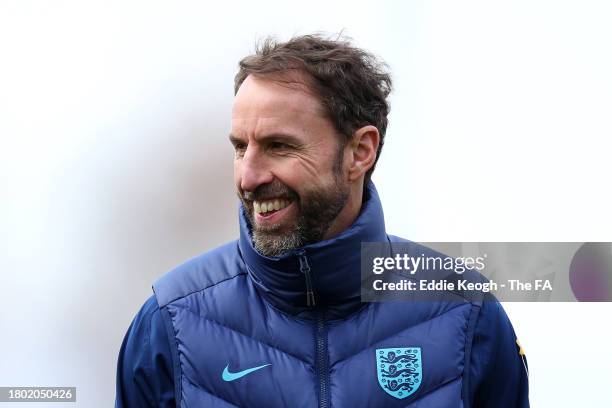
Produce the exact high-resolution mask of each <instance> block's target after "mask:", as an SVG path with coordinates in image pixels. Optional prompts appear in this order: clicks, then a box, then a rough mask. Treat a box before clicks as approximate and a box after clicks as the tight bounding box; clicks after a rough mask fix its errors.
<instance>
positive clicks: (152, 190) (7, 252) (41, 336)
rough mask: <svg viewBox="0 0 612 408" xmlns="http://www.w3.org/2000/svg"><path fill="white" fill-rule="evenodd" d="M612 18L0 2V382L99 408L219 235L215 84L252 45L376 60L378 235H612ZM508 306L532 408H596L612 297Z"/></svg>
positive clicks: (222, 107)
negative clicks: (344, 37) (174, 281)
mask: <svg viewBox="0 0 612 408" xmlns="http://www.w3.org/2000/svg"><path fill="white" fill-rule="evenodd" d="M400 3H402V4H401V5H400ZM610 21H612V8H611V6H610V3H609V2H606V1H599V2H598V1H573V2H568V1H558V0H557V1H543V0H529V1H527V0H525V1H512V2H509V1H508V2H499V1H491V0H489V1H461V2H458V1H436V2H426V1H410V2H391V1H389V2H380V1H379V2H373V1H370V2H364V1H350V2H332V1H310V2H304V3H303V4H301V5H299V4H293V3H289V2H281V1H278V2H261V1H260V2H245V3H236V2H218V3H209V2H204V1H175V2H169V1H164V2H152V1H147V2H142V3H138V2H127V1H120V2H114V1H53V2H48V1H25V0H21V1H11V0H0V333H1V335H0V350H2V355H1V357H0V386H18V385H30V386H37V385H39V386H40V385H70V386H77V387H78V400H79V402H78V403H77V405H78V406H83V407H108V406H111V405H112V404H113V400H114V381H115V364H116V356H117V352H118V350H119V346H120V343H121V340H122V338H123V335H124V333H125V331H126V330H127V327H128V325H129V323H130V321H131V319H132V318H133V316H134V314H135V313H136V312H137V311H138V309H139V307H140V305H141V304H142V303H143V302H144V300H145V299H146V298H147V297H148V296H149V295H150V293H151V291H150V285H151V283H152V281H153V280H154V279H155V278H156V277H158V276H159V275H161V274H162V273H164V272H165V271H166V270H168V269H169V268H171V267H173V266H175V265H176V264H178V263H180V262H182V261H183V260H185V259H187V258H189V257H192V256H194V255H197V254H199V253H201V252H203V251H205V250H207V249H210V248H212V247H214V246H216V245H218V244H221V243H224V242H226V241H228V240H230V239H232V238H234V237H235V236H236V234H237V222H236V215H237V200H236V198H235V195H234V193H233V185H232V175H231V172H232V151H231V148H230V145H229V143H228V142H227V139H226V135H227V132H228V130H229V119H230V110H231V103H232V86H233V76H234V74H235V72H236V65H237V61H238V60H239V59H240V58H241V57H243V56H244V55H246V54H248V53H250V52H251V51H252V50H253V44H254V43H255V40H256V39H258V38H262V37H263V36H265V35H268V34H275V35H277V36H278V37H279V38H281V39H287V38H288V37H289V36H291V35H294V34H304V33H310V32H313V31H326V32H338V31H340V30H345V31H344V32H345V34H348V35H349V36H351V37H353V38H354V40H355V43H356V44H357V45H359V46H361V47H364V48H366V49H369V50H372V51H373V52H375V53H376V54H378V55H379V56H381V57H382V58H383V59H384V60H386V61H387V62H388V63H389V65H390V67H391V70H392V72H393V74H394V78H395V91H394V94H393V96H392V101H391V102H392V114H391V116H390V127H389V129H388V133H387V137H388V139H387V142H386V146H385V149H384V151H383V156H382V158H381V161H380V164H379V167H378V169H377V171H376V172H375V176H374V181H375V182H376V184H377V186H378V189H379V191H380V193H381V196H382V199H383V204H384V207H385V213H386V220H387V227H388V230H389V232H391V233H394V234H397V235H401V236H404V237H406V238H409V239H412V240H416V241H453V240H456V241H470V240H471V241H612V234H611V231H612V228H611V227H612V214H611V210H610V208H612V198H611V196H610V183H609V175H610V174H611V173H612V165H611V164H610V163H611V162H610V160H609V155H610V143H609V139H610V137H611V136H612V132H611V131H612V124H611V117H612V115H611V114H610V112H611V110H612V80H611V79H610V78H611V76H610V72H612V53H611V52H610V40H611V39H612V25H611V24H610ZM504 306H505V308H506V310H507V311H508V314H509V315H510V318H511V320H512V321H513V323H514V326H515V329H516V332H517V334H518V336H519V338H520V339H521V342H522V344H523V346H524V348H525V349H526V351H527V356H528V359H529V364H530V369H531V377H530V387H531V401H532V406H534V407H574V406H578V405H580V406H585V407H602V406H612V393H610V392H609V387H610V383H611V380H612V374H611V373H610V368H611V367H612V348H611V347H610V344H611V343H612V329H611V328H610V327H612V324H610V318H609V314H610V312H612V305H611V304H532V303H530V304H505V305H504ZM500 369H503V368H500ZM27 405H28V404H24V405H23V406H24V407H25V406H27ZM61 405H62V404H58V407H59V406H61ZM67 405H68V406H74V404H72V405H70V404H67ZM32 406H38V405H32Z"/></svg>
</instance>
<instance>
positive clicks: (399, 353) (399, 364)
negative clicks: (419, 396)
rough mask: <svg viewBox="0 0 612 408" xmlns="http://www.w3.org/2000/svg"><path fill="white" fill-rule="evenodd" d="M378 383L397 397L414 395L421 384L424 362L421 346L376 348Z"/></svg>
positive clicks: (388, 392)
mask: <svg viewBox="0 0 612 408" xmlns="http://www.w3.org/2000/svg"><path fill="white" fill-rule="evenodd" d="M376 374H377V375H378V384H380V386H381V387H382V389H383V390H385V392H386V393H387V394H389V395H391V396H393V397H395V398H398V399H403V398H406V397H408V396H409V395H412V394H413V393H414V392H415V391H416V390H417V389H418V388H419V386H420V385H421V379H422V378H423V364H422V363H421V348H420V347H397V348H384V349H376Z"/></svg>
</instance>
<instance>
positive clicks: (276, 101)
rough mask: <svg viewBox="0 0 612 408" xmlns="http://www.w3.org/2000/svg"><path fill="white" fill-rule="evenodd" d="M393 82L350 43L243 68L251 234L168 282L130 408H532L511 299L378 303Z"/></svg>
mask: <svg viewBox="0 0 612 408" xmlns="http://www.w3.org/2000/svg"><path fill="white" fill-rule="evenodd" d="M390 89H391V78H390V75H389V74H388V72H386V70H385V68H384V65H382V64H380V63H379V62H378V61H377V60H376V59H375V58H374V57H373V56H371V55H370V54H368V53H367V52H365V51H363V50H360V49H358V48H355V47H354V46H352V45H351V44H350V43H349V42H347V41H343V40H329V39H325V38H322V37H320V36H301V37H296V38H293V39H291V40H290V41H288V42H285V43H275V42H273V41H266V42H265V43H264V44H263V45H262V46H261V47H260V48H259V49H258V50H257V52H256V53H255V54H254V55H251V56H248V57H246V58H244V59H243V60H242V61H241V62H240V70H239V72H238V74H237V75H236V81H235V93H236V97H235V100H234V107H233V111H232V129H231V134H230V136H229V139H230V142H231V143H232V145H233V146H234V149H235V158H234V175H235V184H236V190H237V192H238V196H239V199H240V201H241V206H240V213H239V220H240V237H239V239H238V240H236V241H233V242H230V243H228V244H226V245H224V246H222V247H219V248H217V249H215V250H212V251H210V252H207V253H205V254H203V255H201V256H199V257H197V258H195V259H193V260H191V261H188V262H186V263H185V264H183V265H181V266H179V267H178V268H176V269H174V270H173V271H170V272H169V273H167V274H166V275H164V276H162V277H161V278H160V279H159V280H158V281H157V282H155V284H154V287H153V289H154V292H155V294H154V296H152V297H151V298H150V299H149V300H148V301H147V302H146V303H145V305H144V306H143V308H142V309H141V310H140V312H139V313H138V315H137V316H136V318H135V319H134V321H133V322H132V325H131V326H130V328H129V330H128V333H127V335H126V338H125V340H124V342H123V344H122V347H121V352H120V355H119V363H118V371H117V397H116V406H118V407H139V406H159V407H174V406H183V407H188V406H189V407H236V406H238V407H266V408H268V407H351V408H352V407H407V406H408V407H409V406H415V407H416V406H420V407H471V406H474V407H527V406H528V405H529V403H528V400H527V375H526V364H525V360H524V356H523V354H524V353H523V351H522V349H520V348H519V347H518V346H517V343H516V337H515V336H514V331H513V329H512V326H511V324H510V322H509V320H508V318H507V316H506V314H505V313H504V311H503V309H502V308H501V306H500V305H499V303H497V302H496V301H491V302H477V301H466V300H463V301H461V302H456V301H455V302H452V301H437V302H376V303H362V302H361V297H360V294H361V286H360V285H361V275H360V262H361V253H360V249H361V243H362V242H405V241H404V240H402V239H400V238H397V237H393V236H391V235H388V234H387V233H386V229H385V225H384V218H383V213H382V206H381V203H380V200H379V198H378V194H377V192H376V189H375V187H374V185H373V183H372V182H371V180H370V175H371V174H372V171H373V170H374V166H375V164H376V161H377V160H378V158H379V155H380V152H381V148H382V145H383V141H384V137H385V133H386V128H387V114H388V112H389V105H388V103H387V100H386V99H387V96H388V94H389V92H390Z"/></svg>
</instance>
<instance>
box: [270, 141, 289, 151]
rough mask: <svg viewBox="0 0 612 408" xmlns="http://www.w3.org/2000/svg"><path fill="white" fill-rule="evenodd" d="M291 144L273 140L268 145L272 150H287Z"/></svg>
mask: <svg viewBox="0 0 612 408" xmlns="http://www.w3.org/2000/svg"><path fill="white" fill-rule="evenodd" d="M290 147H291V146H289V145H288V144H285V143H281V142H271V143H270V144H269V145H268V148H269V149H270V150H286V149H289V148H290Z"/></svg>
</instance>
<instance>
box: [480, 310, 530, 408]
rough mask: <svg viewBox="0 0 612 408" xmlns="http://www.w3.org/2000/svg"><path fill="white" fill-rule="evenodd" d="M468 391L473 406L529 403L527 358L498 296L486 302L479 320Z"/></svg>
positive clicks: (511, 407) (516, 407) (523, 406)
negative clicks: (497, 298)
mask: <svg viewBox="0 0 612 408" xmlns="http://www.w3.org/2000/svg"><path fill="white" fill-rule="evenodd" d="M469 392H470V398H469V399H470V401H472V405H471V406H473V407H474V408H494V407H495V408H528V407H529V385H528V366H527V358H526V357H525V353H524V351H523V349H522V348H521V346H520V344H519V342H518V339H517V338H516V334H515V333H514V329H513V328H512V324H511V323H510V320H509V319H508V316H507V315H506V312H505V311H504V309H503V308H502V306H501V304H500V303H499V302H498V301H497V300H495V299H487V300H485V301H484V302H483V305H482V308H481V311H480V316H479V317H478V320H477V323H476V327H475V331H474V337H473V343H472V354H471V358H470V382H469Z"/></svg>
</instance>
